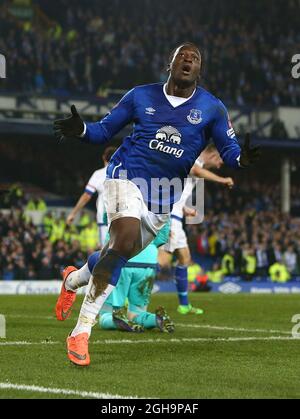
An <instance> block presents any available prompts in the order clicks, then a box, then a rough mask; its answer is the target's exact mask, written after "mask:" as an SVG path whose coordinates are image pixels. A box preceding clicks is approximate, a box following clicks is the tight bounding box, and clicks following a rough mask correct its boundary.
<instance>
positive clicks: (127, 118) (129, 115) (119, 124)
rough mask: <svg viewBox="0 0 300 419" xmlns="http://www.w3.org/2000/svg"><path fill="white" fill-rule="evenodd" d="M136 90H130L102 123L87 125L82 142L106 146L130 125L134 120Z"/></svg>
mask: <svg viewBox="0 0 300 419" xmlns="http://www.w3.org/2000/svg"><path fill="white" fill-rule="evenodd" d="M134 90H135V89H132V90H130V91H129V92H128V93H127V94H126V95H125V96H124V97H123V98H122V99H121V100H120V102H119V103H118V104H117V105H116V106H115V107H114V108H113V109H112V111H111V112H110V113H109V114H108V115H106V116H105V118H103V119H102V120H101V121H99V122H94V123H88V124H86V133H85V136H84V137H83V139H82V141H83V142H86V143H92V144H104V143H106V142H108V141H109V140H110V139H111V138H113V136H114V135H115V134H117V133H118V132H119V131H121V129H122V128H124V127H125V126H126V125H128V124H129V123H130V122H131V121H132V120H133V118H134Z"/></svg>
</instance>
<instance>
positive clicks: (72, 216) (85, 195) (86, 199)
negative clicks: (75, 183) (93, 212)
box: [67, 192, 92, 225]
mask: <svg viewBox="0 0 300 419" xmlns="http://www.w3.org/2000/svg"><path fill="white" fill-rule="evenodd" d="M91 198H92V196H91V195H89V194H88V193H86V192H84V193H83V194H82V195H81V197H80V198H79V200H78V201H77V203H76V205H75V207H74V208H73V209H72V211H71V212H70V214H69V215H68V217H67V224H68V225H70V224H72V223H73V221H74V220H75V217H76V215H77V214H78V213H79V211H81V210H82V208H84V207H85V206H86V205H87V203H88V202H89V201H90V200H91Z"/></svg>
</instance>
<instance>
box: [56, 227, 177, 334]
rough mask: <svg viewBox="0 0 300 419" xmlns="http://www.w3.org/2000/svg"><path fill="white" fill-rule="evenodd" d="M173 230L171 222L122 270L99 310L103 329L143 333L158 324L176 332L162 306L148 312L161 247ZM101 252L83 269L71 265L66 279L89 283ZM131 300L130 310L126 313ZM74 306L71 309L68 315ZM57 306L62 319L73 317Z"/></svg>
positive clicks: (95, 254) (165, 330)
mask: <svg viewBox="0 0 300 419" xmlns="http://www.w3.org/2000/svg"><path fill="white" fill-rule="evenodd" d="M169 233H170V223H167V224H166V225H165V227H164V228H163V229H162V230H161V231H160V232H159V234H158V235H157V237H156V238H155V239H154V240H153V242H152V243H151V244H150V245H149V246H148V247H147V248H146V249H144V250H143V251H142V252H141V253H140V254H139V255H137V256H135V257H134V258H132V259H130V260H129V261H128V262H127V264H126V266H125V267H124V268H123V269H122V272H121V277H120V280H119V282H118V284H117V287H116V288H115V290H114V291H113V293H112V294H111V295H110V296H109V298H108V299H107V300H106V302H105V305H104V306H103V307H102V309H101V311H100V313H99V324H100V327H101V328H102V329H106V330H116V329H119V330H125V331H128V332H142V331H144V329H153V328H156V327H157V328H158V329H159V330H160V331H162V332H167V333H172V332H173V331H174V324H173V322H172V321H171V319H170V317H169V316H168V314H167V312H166V310H165V309H164V308H163V307H159V308H158V309H157V310H156V311H155V313H149V312H147V307H148V305H149V302H150V298H151V292H152V288H153V283H154V279H155V277H156V272H157V266H158V265H157V258H158V247H160V246H162V245H164V244H165V243H166V242H167V241H168V239H169ZM100 255H101V253H100V252H95V253H93V254H92V255H91V256H90V257H89V259H88V262H87V264H85V265H84V266H83V267H82V268H81V269H79V270H77V269H76V268H74V267H67V268H66V269H65V271H64V274H63V276H64V281H65V282H67V281H68V280H72V282H74V281H76V282H77V281H79V282H80V285H81V286H82V285H83V284H84V283H85V284H88V282H89V280H90V277H91V275H92V272H93V269H94V266H95V265H96V263H97V262H98V260H99V258H100ZM127 300H128V310H127V313H126V308H125V306H126V302H127ZM58 303H59V302H58ZM73 303H74V301H73ZM73 303H72V305H73ZM58 305H59V304H58ZM71 307H72V306H70V307H69V310H68V311H67V313H68V314H69V313H70V310H71ZM56 308H57V310H56V314H57V319H58V320H64V319H65V318H67V317H69V315H68V316H66V317H65V318H64V316H61V315H60V314H61V310H60V308H59V307H56Z"/></svg>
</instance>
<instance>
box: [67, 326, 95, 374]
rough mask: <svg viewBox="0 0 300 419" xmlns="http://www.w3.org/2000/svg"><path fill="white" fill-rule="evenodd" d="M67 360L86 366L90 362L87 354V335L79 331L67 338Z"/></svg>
mask: <svg viewBox="0 0 300 419" xmlns="http://www.w3.org/2000/svg"><path fill="white" fill-rule="evenodd" d="M67 349H68V358H69V360H70V361H71V362H72V363H73V364H75V365H78V366H80V367H87V366H88V365H90V363H91V359H90V355H89V335H88V334H87V333H80V334H79V335H77V336H69V337H68V338H67Z"/></svg>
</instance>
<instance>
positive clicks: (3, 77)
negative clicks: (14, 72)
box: [0, 54, 6, 79]
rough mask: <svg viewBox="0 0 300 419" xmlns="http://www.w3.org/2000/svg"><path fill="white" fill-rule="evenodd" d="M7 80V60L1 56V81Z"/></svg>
mask: <svg viewBox="0 0 300 419" xmlns="http://www.w3.org/2000/svg"><path fill="white" fill-rule="evenodd" d="M5 78H6V58H5V57H4V55H3V54H0V79H5Z"/></svg>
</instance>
